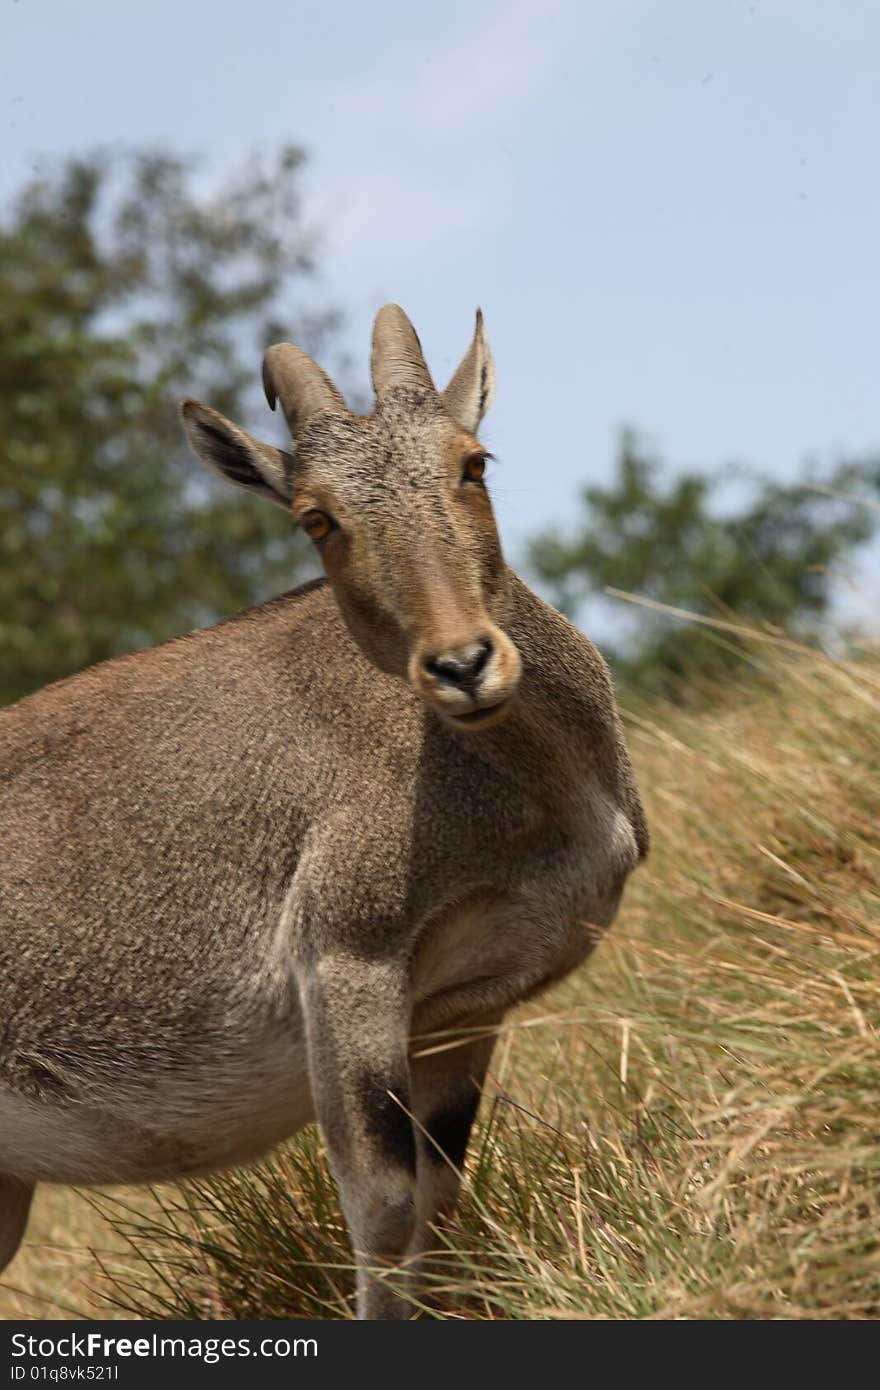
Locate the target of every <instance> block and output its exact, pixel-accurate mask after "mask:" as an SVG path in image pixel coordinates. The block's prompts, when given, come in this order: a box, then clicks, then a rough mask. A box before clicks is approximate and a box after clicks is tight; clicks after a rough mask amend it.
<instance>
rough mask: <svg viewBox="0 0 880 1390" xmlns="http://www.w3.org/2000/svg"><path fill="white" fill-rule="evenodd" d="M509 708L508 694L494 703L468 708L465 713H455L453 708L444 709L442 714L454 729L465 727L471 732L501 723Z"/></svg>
mask: <svg viewBox="0 0 880 1390" xmlns="http://www.w3.org/2000/svg"><path fill="white" fill-rule="evenodd" d="M509 709H510V697H509V696H506V697H505V698H504V699H503V700H498V701H497V702H496V703H495V704H494V705H483V706H482V707H481V708H479V709H472V710H467V711H466V712H465V713H463V714H453V713H452V711H451V710H443V711H442V714H443V717H444V719H445V720H446V722H447V724H451V725H452V727H453V728H454V729H464V730H467V731H468V732H469V733H476V732H477V731H478V730H479V729H488V728H490V727H491V726H492V725H495V724H500V723H501V722H502V721H503V720H504V719H506V718H507V715H508V712H509Z"/></svg>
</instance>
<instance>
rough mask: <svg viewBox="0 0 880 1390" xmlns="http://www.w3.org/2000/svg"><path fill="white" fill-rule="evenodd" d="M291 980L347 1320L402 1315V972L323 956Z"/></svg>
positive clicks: (410, 1151) (413, 1186) (407, 1220)
mask: <svg viewBox="0 0 880 1390" xmlns="http://www.w3.org/2000/svg"><path fill="white" fill-rule="evenodd" d="M298 974H299V984H300V993H301V998H302V1003H303V1013H304V1018H305V1028H306V1038H307V1044H308V1059H309V1077H310V1081H311V1087H312V1095H313V1098H314V1103H315V1112H316V1114H317V1117H318V1120H319V1122H320V1124H321V1128H322V1129H323V1131H324V1137H325V1140H326V1143H327V1149H328V1152H329V1156H330V1165H331V1167H332V1169H333V1175H334V1177H335V1179H336V1182H337V1184H338V1186H339V1192H340V1196H341V1199H342V1208H343V1211H344V1213H345V1219H346V1222H347V1224H348V1230H349V1236H350V1238H351V1243H352V1246H353V1248H354V1252H355V1259H356V1261H357V1315H358V1317H359V1318H407V1317H410V1316H411V1315H412V1312H413V1307H412V1304H411V1302H410V1301H409V1300H408V1299H407V1298H406V1297H405V1296H402V1295H404V1294H405V1291H406V1289H407V1286H408V1283H409V1277H408V1273H407V1270H406V1269H405V1265H406V1263H407V1261H406V1255H407V1250H408V1247H409V1246H410V1243H411V1241H412V1237H413V1232H414V1229H415V1224H416V1212H417V1206H418V1197H417V1186H418V1185H417V1179H416V1166H417V1159H416V1140H415V1133H414V1130H413V1124H412V1121H411V1119H410V1118H409V1114H410V1104H411V1100H410V1077H409V1065H408V1061H407V1043H408V1035H409V991H408V985H407V980H406V977H405V971H404V970H403V969H402V968H401V966H400V964H398V963H395V962H388V961H372V960H371V961H367V960H363V959H360V958H358V957H356V956H353V955H348V954H342V953H339V954H336V953H333V954H324V955H322V956H320V957H318V958H317V959H314V960H313V961H311V962H310V963H309V964H308V965H307V966H303V967H301V969H300V970H299V972H298ZM382 1269H385V1270H388V1271H389V1276H387V1277H382V1274H381V1270H382ZM392 1271H396V1273H393V1274H391V1272H392ZM398 1291H399V1292H398Z"/></svg>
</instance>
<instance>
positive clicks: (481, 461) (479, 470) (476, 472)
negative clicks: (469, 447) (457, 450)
mask: <svg viewBox="0 0 880 1390" xmlns="http://www.w3.org/2000/svg"><path fill="white" fill-rule="evenodd" d="M485 471H486V457H485V455H484V454H471V456H470V458H468V459H466V460H465V465H464V476H465V478H466V479H467V481H468V482H471V483H478V482H479V481H480V479H481V478H482V476H483V474H484V473H485Z"/></svg>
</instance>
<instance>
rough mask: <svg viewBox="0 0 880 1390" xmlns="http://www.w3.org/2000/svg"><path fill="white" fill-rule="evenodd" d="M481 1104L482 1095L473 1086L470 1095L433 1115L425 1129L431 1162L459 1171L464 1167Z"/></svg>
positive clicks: (443, 1107) (459, 1098) (460, 1098)
mask: <svg viewBox="0 0 880 1390" xmlns="http://www.w3.org/2000/svg"><path fill="white" fill-rule="evenodd" d="M479 1104H480V1092H479V1090H478V1089H477V1087H476V1086H471V1087H470V1089H469V1090H468V1093H467V1095H465V1096H459V1097H458V1099H456V1100H455V1101H452V1102H450V1103H449V1104H448V1105H444V1106H442V1107H441V1108H440V1109H439V1110H435V1111H434V1113H433V1115H431V1117H430V1119H429V1120H428V1123H427V1124H426V1126H425V1128H426V1129H427V1131H428V1134H429V1135H430V1140H429V1141H428V1143H427V1144H426V1148H427V1150H428V1153H429V1155H430V1157H431V1160H432V1162H434V1163H446V1162H449V1163H452V1164H454V1165H455V1167H456V1168H460V1167H461V1165H462V1164H463V1163H464V1156H465V1154H466V1153H467V1146H468V1140H469V1139H470V1137H471V1128H472V1126H473V1123H474V1116H475V1115H476V1113H477V1107H478V1106H479ZM431 1140H432V1141H433V1142H431ZM438 1150H439V1152H438Z"/></svg>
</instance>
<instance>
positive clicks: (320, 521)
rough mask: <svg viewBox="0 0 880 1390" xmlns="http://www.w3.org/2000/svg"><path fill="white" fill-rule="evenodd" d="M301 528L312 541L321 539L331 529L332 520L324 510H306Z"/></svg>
mask: <svg viewBox="0 0 880 1390" xmlns="http://www.w3.org/2000/svg"><path fill="white" fill-rule="evenodd" d="M302 528H303V530H304V531H305V533H306V535H307V536H311V538H312V540H313V541H322V540H323V539H324V537H325V536H328V535H329V534H330V532H331V531H332V530H333V522H332V521H331V519H330V517H329V516H328V515H327V513H326V512H306V514H305V516H304V517H303V519H302Z"/></svg>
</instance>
